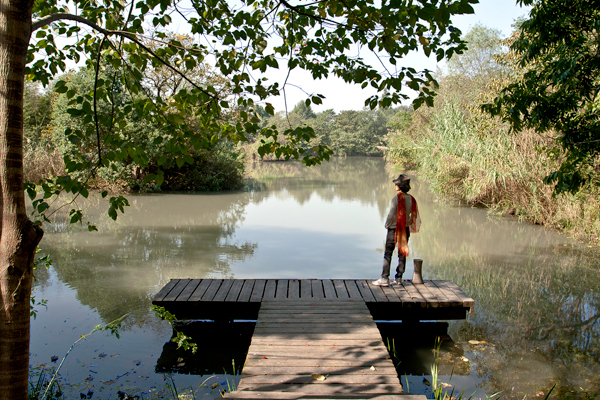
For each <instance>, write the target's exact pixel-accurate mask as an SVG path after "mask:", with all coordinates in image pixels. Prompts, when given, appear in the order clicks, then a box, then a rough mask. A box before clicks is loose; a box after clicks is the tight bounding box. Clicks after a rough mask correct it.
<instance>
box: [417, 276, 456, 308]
mask: <svg viewBox="0 0 600 400" xmlns="http://www.w3.org/2000/svg"><path fill="white" fill-rule="evenodd" d="M423 286H425V287H426V288H427V290H429V293H431V294H432V295H433V297H434V298H435V299H436V301H437V302H438V304H439V306H440V307H450V300H449V299H448V298H447V297H446V295H445V294H444V293H443V292H442V291H441V290H440V289H439V288H438V287H437V286H435V285H434V284H433V283H431V281H429V280H424V281H423Z"/></svg>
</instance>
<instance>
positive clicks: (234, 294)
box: [225, 279, 245, 302]
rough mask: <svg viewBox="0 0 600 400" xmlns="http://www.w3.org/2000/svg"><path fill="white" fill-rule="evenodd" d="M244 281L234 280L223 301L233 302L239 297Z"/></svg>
mask: <svg viewBox="0 0 600 400" xmlns="http://www.w3.org/2000/svg"><path fill="white" fill-rule="evenodd" d="M244 283H245V282H244V281H243V280H242V279H235V280H234V281H233V285H231V289H229V293H227V297H225V301H235V302H237V299H238V298H239V297H240V295H241V291H242V287H243V286H244Z"/></svg>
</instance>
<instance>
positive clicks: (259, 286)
mask: <svg viewBox="0 0 600 400" xmlns="http://www.w3.org/2000/svg"><path fill="white" fill-rule="evenodd" d="M266 284H267V281H266V280H265V279H257V280H256V281H255V282H254V287H253V288H252V295H251V296H250V301H251V302H253V303H254V302H256V303H258V302H261V301H262V299H263V294H264V291H265V286H266Z"/></svg>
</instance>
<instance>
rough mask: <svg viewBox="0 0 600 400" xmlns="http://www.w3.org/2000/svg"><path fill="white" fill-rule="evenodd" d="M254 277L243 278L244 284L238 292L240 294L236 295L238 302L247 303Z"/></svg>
mask: <svg viewBox="0 0 600 400" xmlns="http://www.w3.org/2000/svg"><path fill="white" fill-rule="evenodd" d="M254 282H255V281H254V279H246V280H244V286H242V290H241V292H240V296H239V297H238V300H237V301H238V302H240V303H247V302H249V301H250V296H251V295H252V289H253V288H254Z"/></svg>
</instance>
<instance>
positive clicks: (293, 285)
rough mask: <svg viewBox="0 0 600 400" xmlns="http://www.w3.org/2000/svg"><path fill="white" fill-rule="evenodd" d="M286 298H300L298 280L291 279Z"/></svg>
mask: <svg viewBox="0 0 600 400" xmlns="http://www.w3.org/2000/svg"><path fill="white" fill-rule="evenodd" d="M288 298H289V299H291V300H296V299H299V298H300V281H299V280H298V279H292V280H291V281H290V283H289V287H288Z"/></svg>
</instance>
